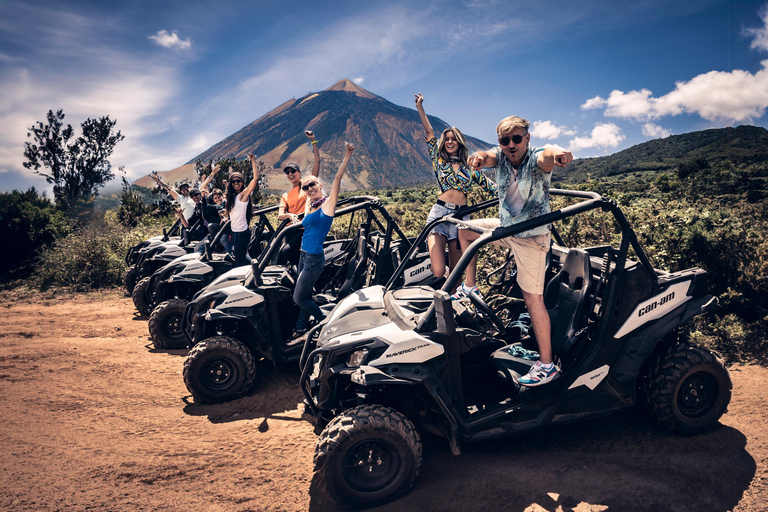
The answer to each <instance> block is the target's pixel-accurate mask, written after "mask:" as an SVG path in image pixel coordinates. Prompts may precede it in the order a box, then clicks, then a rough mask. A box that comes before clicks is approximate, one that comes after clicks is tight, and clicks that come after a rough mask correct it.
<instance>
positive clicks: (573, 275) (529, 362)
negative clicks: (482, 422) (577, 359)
mask: <svg viewBox="0 0 768 512" xmlns="http://www.w3.org/2000/svg"><path fill="white" fill-rule="evenodd" d="M590 283H591V278H590V260H589V254H588V253H587V252H586V251H585V250H583V249H578V248H575V249H570V250H569V251H568V254H567V256H566V258H565V261H564V262H563V267H562V269H561V270H560V272H558V273H557V274H556V275H555V276H554V277H553V278H552V280H551V281H550V282H549V283H548V284H547V288H546V290H545V291H544V305H545V306H546V307H547V311H548V312H549V320H550V326H551V338H552V355H553V357H555V359H557V358H559V359H560V360H561V361H564V360H566V355H567V354H568V353H569V352H570V351H572V349H573V348H574V347H575V346H576V344H577V343H578V340H579V339H580V338H581V336H578V335H577V334H580V331H581V330H582V328H583V327H584V326H585V325H586V323H587V320H588V319H589V313H590V312H589V311H587V309H588V306H589V304H590V303H591V302H590V300H589V297H590V292H591V286H590ZM513 353H514V355H513ZM529 354H530V351H527V350H524V349H523V346H522V344H521V343H515V344H512V345H509V346H507V347H502V348H500V349H499V350H497V351H495V352H494V353H493V354H491V364H492V365H493V367H494V368H495V369H496V370H497V372H498V374H499V376H501V377H502V378H503V379H504V380H505V381H507V382H508V383H509V384H511V385H512V387H513V388H515V389H516V390H517V389H519V387H520V384H519V383H518V379H519V378H520V377H521V376H523V375H525V374H526V373H528V370H529V369H530V367H531V366H533V365H534V364H535V363H536V357H531V356H530V355H529ZM526 357H527V358H526Z"/></svg>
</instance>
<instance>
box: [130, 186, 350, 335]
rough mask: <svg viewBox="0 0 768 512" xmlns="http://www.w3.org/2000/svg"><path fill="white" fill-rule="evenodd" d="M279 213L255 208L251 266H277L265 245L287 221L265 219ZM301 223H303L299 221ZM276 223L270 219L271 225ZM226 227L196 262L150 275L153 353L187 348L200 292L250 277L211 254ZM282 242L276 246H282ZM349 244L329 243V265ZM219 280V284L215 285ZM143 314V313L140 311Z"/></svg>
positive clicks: (184, 260) (147, 301)
mask: <svg viewBox="0 0 768 512" xmlns="http://www.w3.org/2000/svg"><path fill="white" fill-rule="evenodd" d="M351 202H353V200H352V199H342V200H341V201H339V203H338V205H339V207H343V206H344V205H345V204H350V203H351ZM277 211H278V205H274V206H269V207H266V208H260V209H258V210H256V211H254V216H255V219H256V221H255V223H254V225H253V228H252V229H251V239H250V241H249V243H248V254H249V256H250V257H251V259H252V260H254V259H255V260H259V259H260V258H262V257H264V256H266V255H267V254H268V253H269V254H271V257H270V261H269V262H267V264H268V265H270V264H276V263H277V260H278V254H279V247H278V249H277V250H275V251H272V252H269V251H268V249H269V247H270V244H271V243H272V242H273V241H275V237H276V235H277V234H278V233H279V232H280V231H281V230H282V229H283V228H285V227H286V226H287V225H288V221H283V222H280V223H279V224H278V225H277V227H274V226H273V225H272V221H271V220H270V215H272V214H275V213H276V212H277ZM300 217H303V215H301V216H300ZM273 220H275V219H273ZM227 225H228V224H227V223H225V224H222V227H221V229H220V230H219V233H217V234H216V236H215V237H214V239H213V240H212V241H211V242H210V243H208V242H206V246H205V252H204V253H203V254H200V255H198V256H196V257H188V256H184V257H181V258H177V259H176V260H174V261H172V262H171V263H168V264H167V265H165V266H164V267H162V268H161V269H160V270H158V271H157V272H155V273H154V274H153V275H152V277H151V279H150V280H149V281H148V284H147V286H146V287H145V292H144V295H143V297H141V299H142V301H143V302H141V304H136V307H137V308H140V306H141V307H143V308H146V309H147V310H149V311H151V313H150V314H149V325H148V327H149V332H150V334H151V336H152V341H153V343H154V345H155V348H165V349H173V348H183V347H186V346H187V338H186V336H185V335H184V331H183V330H182V328H181V320H182V317H183V314H184V308H185V307H186V305H187V304H188V303H189V301H190V300H192V299H193V298H194V296H195V295H196V294H197V293H199V292H200V291H201V290H203V289H205V288H206V287H208V286H209V285H211V284H212V283H213V282H214V281H215V282H216V286H215V288H216V289H218V288H224V287H226V286H231V285H235V284H241V283H243V282H244V281H245V278H246V277H247V275H248V273H249V272H250V271H251V265H245V266H241V267H237V268H236V267H234V259H233V258H232V257H231V256H230V255H228V254H220V253H214V252H212V250H211V248H212V247H215V246H216V244H217V243H218V240H219V238H220V237H221V236H222V235H223V234H224V233H225V232H226V231H227ZM282 242H283V239H280V240H279V241H277V244H278V246H279V245H281V244H282ZM347 242H348V240H332V241H329V243H327V244H326V247H325V249H326V254H327V257H328V264H329V265H331V264H333V261H334V259H335V258H337V257H338V256H339V255H340V254H341V253H342V252H343V251H342V249H343V247H345V246H347V245H348V244H347ZM219 278H221V279H219ZM140 311H142V309H140Z"/></svg>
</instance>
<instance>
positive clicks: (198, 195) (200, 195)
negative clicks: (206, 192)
mask: <svg viewBox="0 0 768 512" xmlns="http://www.w3.org/2000/svg"><path fill="white" fill-rule="evenodd" d="M189 197H191V198H192V199H194V198H196V197H203V195H202V194H192V195H191V196H189Z"/></svg>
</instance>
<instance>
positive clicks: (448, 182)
mask: <svg viewBox="0 0 768 512" xmlns="http://www.w3.org/2000/svg"><path fill="white" fill-rule="evenodd" d="M423 103H424V96H423V95H422V94H421V93H418V94H417V95H416V110H417V111H418V112H419V118H420V119H421V124H422V125H423V126H424V132H425V134H426V137H425V139H426V143H427V149H428V151H429V159H430V160H431V161H432V170H433V171H434V173H435V178H437V187H438V190H439V193H438V195H437V201H436V202H435V205H434V206H433V207H432V209H431V210H430V211H429V216H428V217H427V224H429V223H430V222H432V221H433V220H435V219H437V218H440V217H444V216H446V215H450V214H452V213H455V212H457V211H458V210H459V209H461V208H462V207H463V206H466V205H467V193H468V192H469V190H470V188H472V185H473V184H474V185H478V186H480V187H482V188H484V189H485V190H487V191H488V193H489V194H492V195H493V196H496V195H497V189H496V184H495V183H494V182H493V181H491V180H489V179H488V178H486V177H485V175H483V173H481V172H480V171H477V170H473V169H472V168H470V167H469V165H467V156H468V153H469V152H468V150H467V140H466V139H465V138H464V134H463V133H461V131H460V130H459V129H458V128H456V127H455V126H451V127H450V128H446V129H445V130H443V133H442V134H441V135H440V139H439V140H438V139H437V138H436V137H435V131H434V130H433V129H432V124H431V123H430V122H429V119H428V118H427V114H426V112H424V105H423ZM461 219H462V220H469V215H465V216H463V217H461ZM458 236H459V235H458V230H457V228H456V225H455V224H448V223H441V224H438V225H437V226H435V227H434V228H433V229H432V232H431V233H430V234H429V238H427V245H428V247H429V259H430V262H431V263H432V273H433V274H434V275H435V277H443V275H445V248H446V246H447V247H448V267H449V268H450V270H453V268H454V267H455V266H456V263H458V261H459V258H461V252H462V251H461V246H460V245H459V240H458ZM473 291H477V287H472V288H468V287H466V286H465V285H464V284H463V283H462V285H461V286H460V287H459V292H460V293H464V294H467V293H470V292H473Z"/></svg>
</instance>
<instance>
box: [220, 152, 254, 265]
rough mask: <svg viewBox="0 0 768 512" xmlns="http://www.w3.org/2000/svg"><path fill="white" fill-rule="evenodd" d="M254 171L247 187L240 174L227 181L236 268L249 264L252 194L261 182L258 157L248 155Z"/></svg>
mask: <svg viewBox="0 0 768 512" xmlns="http://www.w3.org/2000/svg"><path fill="white" fill-rule="evenodd" d="M248 160H250V161H251V168H252V169H253V178H252V179H251V182H250V183H248V186H245V178H244V177H243V175H242V174H240V173H239V172H233V173H232V174H230V175H229V179H228V181H227V199H226V201H227V203H226V207H225V211H226V212H227V216H228V217H229V220H230V223H229V228H230V229H231V230H232V248H233V250H234V253H235V266H236V267H242V266H243V265H247V264H248V262H249V259H250V258H249V257H248V242H249V241H250V239H251V230H250V229H249V225H250V222H251V216H252V215H253V206H252V205H251V193H252V192H253V191H254V190H255V189H256V184H257V183H258V182H259V168H258V166H257V165H256V157H255V156H254V154H253V153H250V154H249V155H248Z"/></svg>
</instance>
